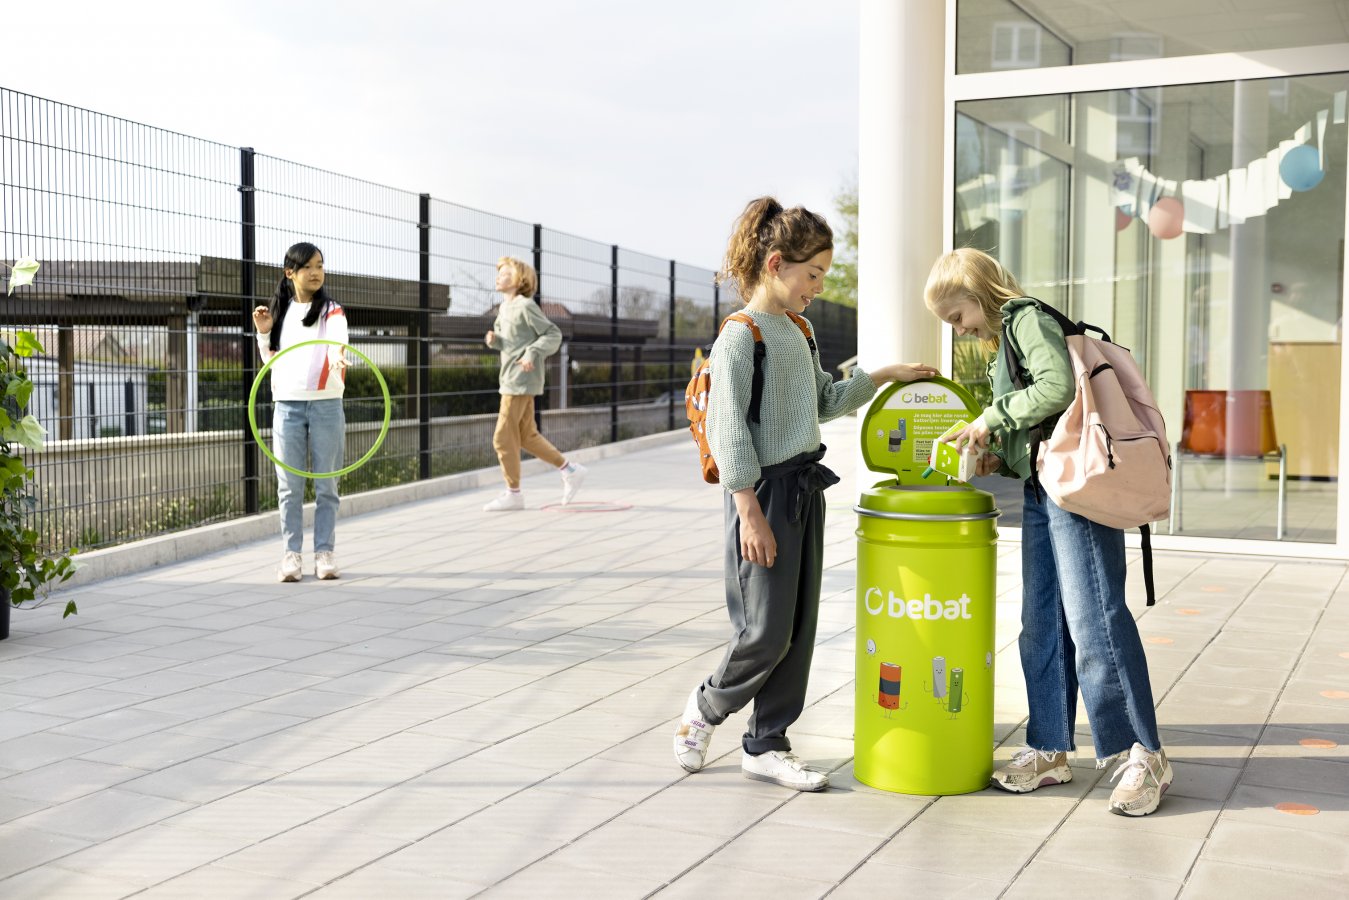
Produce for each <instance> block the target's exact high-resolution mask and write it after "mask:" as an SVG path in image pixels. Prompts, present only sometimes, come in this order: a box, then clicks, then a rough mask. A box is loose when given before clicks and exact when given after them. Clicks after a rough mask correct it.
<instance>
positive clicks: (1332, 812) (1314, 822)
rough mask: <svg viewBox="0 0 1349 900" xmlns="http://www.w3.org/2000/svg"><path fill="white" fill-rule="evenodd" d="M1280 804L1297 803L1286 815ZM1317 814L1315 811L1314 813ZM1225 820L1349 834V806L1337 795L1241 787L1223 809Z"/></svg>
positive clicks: (1285, 789) (1288, 789) (1248, 786)
mask: <svg viewBox="0 0 1349 900" xmlns="http://www.w3.org/2000/svg"><path fill="white" fill-rule="evenodd" d="M1280 804H1296V805H1297V806H1296V807H1293V808H1292V812H1283V811H1281V810H1280V809H1279V805H1280ZM1313 810H1314V811H1315V812H1312V811H1313ZM1222 819H1223V821H1231V822H1245V823H1247V824H1250V825H1266V826H1270V827H1274V828H1292V829H1298V830H1303V831H1318V832H1324V833H1327V834H1340V835H1349V803H1346V802H1345V799H1344V797H1342V796H1337V795H1334V794H1317V793H1313V792H1312V791H1305V790H1296V789H1291V788H1275V787H1260V786H1257V785H1241V786H1239V787H1238V788H1237V789H1236V791H1234V792H1233V794H1232V798H1231V799H1230V800H1229V801H1228V802H1227V804H1226V805H1225V806H1224V807H1223V810H1222Z"/></svg>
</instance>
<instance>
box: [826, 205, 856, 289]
mask: <svg viewBox="0 0 1349 900" xmlns="http://www.w3.org/2000/svg"><path fill="white" fill-rule="evenodd" d="M834 211H835V212H837V213H838V216H839V218H841V219H842V220H843V233H842V234H839V235H835V240H834V265H833V267H832V268H830V270H829V274H828V275H826V276H825V279H824V296H826V297H828V298H829V299H830V300H833V301H834V302H835V303H841V304H843V305H844V306H851V307H853V308H854V309H855V308H856V307H857V181H856V179H854V180H853V182H852V184H850V185H848V186H847V187H845V188H843V190H841V191H839V193H838V194H837V196H835V197H834Z"/></svg>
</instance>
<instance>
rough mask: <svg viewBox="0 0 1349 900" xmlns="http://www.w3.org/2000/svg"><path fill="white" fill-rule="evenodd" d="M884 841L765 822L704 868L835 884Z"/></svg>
mask: <svg viewBox="0 0 1349 900" xmlns="http://www.w3.org/2000/svg"><path fill="white" fill-rule="evenodd" d="M884 840H885V839H884V838H882V837H879V836H876V835H868V834H858V833H856V832H849V831H834V830H831V829H824V828H812V827H810V826H807V825H788V824H781V823H775V822H772V821H764V822H761V823H759V824H758V825H756V826H755V827H754V828H752V829H750V830H749V831H747V832H745V833H744V834H742V835H740V836H738V837H736V838H735V839H734V840H732V841H731V842H730V843H729V844H727V845H726V846H725V847H723V848H722V849H721V850H719V851H718V852H717V853H716V854H715V855H713V856H712V857H711V858H710V859H708V860H707V861H706V862H705V863H703V865H706V866H714V867H715V866H722V867H725V868H734V869H744V870H747V871H751V872H763V873H766V874H771V875H786V876H787V877H789V878H804V879H813V880H816V881H835V882H836V881H839V880H840V879H842V878H844V877H845V876H846V875H847V874H848V873H849V872H851V871H852V870H853V869H855V868H856V867H857V866H859V865H861V864H862V862H863V861H864V860H866V859H867V858H868V857H869V856H871V854H872V853H873V852H875V851H876V849H877V848H878V847H880V846H881V844H882V843H883V842H884Z"/></svg>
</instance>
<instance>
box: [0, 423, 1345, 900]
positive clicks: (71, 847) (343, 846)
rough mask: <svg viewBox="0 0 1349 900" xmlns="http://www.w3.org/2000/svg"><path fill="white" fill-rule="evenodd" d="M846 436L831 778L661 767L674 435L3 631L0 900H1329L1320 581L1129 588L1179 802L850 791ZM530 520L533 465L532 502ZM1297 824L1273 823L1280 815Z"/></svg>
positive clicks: (692, 555)
mask: <svg viewBox="0 0 1349 900" xmlns="http://www.w3.org/2000/svg"><path fill="white" fill-rule="evenodd" d="M852 427H853V423H852V421H851V420H849V421H846V422H844V423H842V424H840V425H834V426H831V427H829V429H828V434H827V437H826V441H827V442H828V443H830V444H831V445H833V446H834V447H835V448H838V449H836V450H835V451H834V452H833V453H832V455H831V459H830V462H831V463H832V464H833V465H834V466H835V467H836V468H837V469H838V470H839V471H840V474H843V475H844V482H843V484H841V485H839V486H838V487H836V488H834V489H833V490H832V491H831V492H830V503H831V524H830V526H829V536H828V550H827V562H828V565H829V569H828V573H827V575H826V578H825V585H824V587H825V591H824V596H825V600H824V603H823V609H822V624H821V632H820V636H819V646H818V650H817V653H816V656H815V666H814V671H813V674H812V680H811V690H810V697H809V707H808V709H807V710H806V713H805V715H804V716H803V717H802V719H801V721H800V723H799V724H798V725H797V727H796V728H795V729H794V731H793V740H794V743H795V745H796V749H797V751H798V752H799V753H800V754H801V755H802V756H804V757H806V758H808V759H810V760H811V761H813V762H814V763H815V764H816V765H818V766H822V767H825V768H828V769H830V770H832V771H833V776H832V778H833V784H834V788H833V789H831V790H830V791H828V792H826V793H823V794H813V795H802V794H795V793H793V792H790V791H787V790H785V789H781V788H777V787H775V786H773V785H765V784H762V783H758V782H751V781H748V780H746V779H744V778H743V777H742V776H741V775H740V773H739V771H738V770H739V751H738V741H737V740H736V736H737V735H738V734H739V733H740V731H741V730H742V728H743V717H741V716H737V717H736V718H734V719H732V721H731V722H729V723H727V724H726V725H724V726H723V727H722V728H721V729H720V730H719V731H718V733H717V735H716V736H715V738H714V741H713V746H712V755H713V757H715V759H714V760H712V761H711V762H710V765H709V767H708V769H706V770H705V771H703V772H701V773H699V774H697V775H693V776H689V775H686V774H685V773H684V772H683V771H682V770H680V769H679V768H678V767H677V766H676V765H675V763H674V761H673V758H672V756H671V752H670V735H671V731H672V727H673V723H674V720H675V717H676V716H677V714H678V712H679V711H680V709H681V708H682V706H683V701H684V699H685V697H686V695H687V693H688V691H689V689H690V688H691V686H692V685H693V684H695V683H696V682H697V681H698V680H699V679H700V678H701V677H703V676H704V675H705V674H706V673H707V672H708V671H710V669H711V668H712V667H713V665H714V664H715V662H716V660H717V659H718V658H719V656H720V653H721V648H722V645H723V642H724V640H725V638H726V633H727V622H726V618H725V612H724V611H723V609H722V606H721V599H720V579H721V572H720V562H719V560H720V551H719V541H720V535H721V521H720V512H719V509H720V498H719V496H718V493H717V490H716V489H714V488H709V487H706V486H704V485H703V484H702V483H701V481H699V480H698V477H697V475H696V472H695V466H694V461H693V454H692V450H691V448H690V447H689V446H687V444H686V443H684V442H683V441H680V442H679V443H676V444H669V445H666V446H660V447H656V448H654V449H645V450H642V451H641V452H637V453H633V454H631V455H627V456H623V457H619V458H611V459H607V460H603V461H601V462H597V463H596V464H595V465H594V466H593V468H592V470H591V479H590V481H589V483H588V484H587V485H586V488H585V490H584V493H583V496H582V498H581V499H583V500H587V501H612V502H613V503H616V504H631V507H632V508H631V509H630V510H627V511H622V512H605V513H600V512H591V513H579V512H572V513H562V512H554V511H543V510H539V509H537V508H536V509H531V510H528V511H526V512H523V513H510V514H487V513H483V512H481V511H480V507H481V506H482V504H483V502H484V501H486V500H487V499H488V498H489V497H490V496H491V495H492V493H493V492H494V491H493V490H486V489H480V490H472V491H466V492H463V493H460V494H455V495H450V496H447V497H444V498H441V499H435V500H425V501H420V502H416V503H412V504H408V505H405V506H402V507H398V508H395V509H390V510H385V511H382V512H378V513H371V514H367V515H364V516H359V517H355V518H352V519H346V520H343V521H342V522H341V523H340V526H339V536H340V540H341V544H340V557H341V561H342V563H343V568H344V570H345V577H344V578H343V579H342V580H341V581H338V582H328V583H317V582H315V581H314V580H313V579H312V578H309V579H307V580H306V581H305V582H303V583H302V584H299V585H279V584H276V583H275V582H274V581H273V577H272V571H273V567H274V565H275V563H276V557H277V556H278V546H277V545H278V541H276V540H274V539H273V540H268V541H266V542H262V543H256V544H251V545H248V546H245V547H241V548H239V549H234V550H230V551H227V552H220V553H217V554H214V555H210V556H205V557H202V558H199V559H196V560H192V561H189V562H184V563H177V564H173V565H169V566H165V567H162V568H159V569H156V570H153V571H151V572H148V573H145V574H141V575H137V576H131V577H124V578H119V579H115V580H110V581H105V582H102V583H98V584H94V585H89V586H86V587H82V588H79V589H78V590H77V594H78V600H79V603H80V608H81V613H80V615H79V617H78V618H77V619H71V620H67V621H65V622H62V621H61V620H60V618H59V604H57V603H55V602H53V603H52V604H51V605H50V606H49V607H46V608H43V609H40V610H37V611H32V612H19V613H16V614H15V625H14V632H13V635H12V636H11V638H10V639H9V640H8V641H4V642H2V643H0V710H2V711H0V822H2V823H3V824H0V896H3V897H4V898H6V900H19V898H29V897H32V898H44V900H51V898H104V897H106V898H115V897H124V896H130V895H136V896H138V897H144V898H165V897H183V898H187V897H191V898H203V897H206V898H217V897H220V898H226V897H228V898H235V897H240V898H242V897H249V898H287V897H298V896H312V897H321V898H325V900H327V898H370V897H380V896H382V897H389V898H395V897H396V898H417V897H436V898H455V897H470V896H478V895H482V896H486V897H527V898H538V897H587V898H611V897H612V898H627V897H632V898H638V897H646V896H651V895H659V896H660V897H662V898H678V897H690V898H700V900H701V898H722V897H728V898H729V897H752V898H757V897H775V898H782V900H788V898H796V897H821V896H825V895H828V896H830V897H835V898H846V897H857V898H868V900H874V898H878V897H915V898H921V897H951V896H960V897H998V896H1005V897H1033V898H1047V897H1057V896H1072V897H1080V896H1093V897H1129V898H1151V897H1177V896H1180V897H1186V898H1190V897H1224V898H1226V897H1242V898H1251V897H1289V896H1296V897H1308V898H1311V897H1329V896H1345V894H1346V885H1347V884H1349V850H1346V847H1349V588H1346V587H1344V586H1342V582H1343V580H1344V575H1345V566H1343V565H1338V564H1321V563H1309V562H1305V561H1273V560H1267V559H1257V558H1251V557H1225V558H1209V557H1201V556H1194V555H1178V554H1177V555H1172V554H1161V555H1160V556H1159V558H1158V560H1157V581H1158V590H1159V592H1160V600H1159V602H1158V605H1157V606H1156V607H1154V608H1153V609H1150V610H1146V609H1145V608H1144V607H1143V606H1142V602H1141V600H1138V601H1137V602H1136V611H1137V613H1138V615H1139V618H1140V622H1141V627H1142V631H1143V634H1144V637H1145V639H1146V641H1147V647H1148V653H1149V657H1150V662H1151V665H1152V674H1153V679H1154V685H1155V688H1156V692H1157V698H1158V703H1159V711H1160V718H1161V721H1162V723H1163V726H1164V729H1165V730H1164V740H1165V742H1166V744H1167V745H1168V747H1169V748H1170V750H1171V752H1172V754H1173V759H1174V760H1175V770H1176V782H1175V786H1174V788H1173V789H1172V792H1171V794H1170V795H1169V796H1168V798H1167V800H1166V802H1165V803H1164V804H1163V806H1162V808H1161V809H1160V810H1159V811H1158V812H1157V813H1156V814H1154V815H1153V816H1150V817H1148V818H1146V819H1141V820H1133V819H1123V818H1120V817H1116V816H1112V815H1109V814H1108V813H1107V812H1106V811H1105V798H1106V797H1107V796H1108V790H1109V786H1108V782H1106V781H1105V780H1104V779H1103V777H1102V773H1099V772H1097V771H1095V770H1094V768H1093V767H1092V762H1091V760H1092V754H1091V751H1090V736H1089V733H1088V732H1087V730H1086V728H1085V721H1083V722H1081V723H1080V726H1079V727H1080V730H1081V732H1082V736H1083V741H1084V743H1085V745H1086V746H1085V749H1083V750H1082V751H1080V756H1081V760H1080V761H1079V763H1078V764H1077V765H1076V766H1075V768H1074V773H1075V780H1074V781H1073V782H1072V783H1071V784H1069V785H1064V786H1061V787H1056V788H1051V789H1046V790H1042V791H1040V792H1037V793H1036V794H1032V795H1026V796H1013V795H1008V794H1002V793H997V792H994V791H991V790H985V791H982V792H980V793H976V794H969V795H964V796H955V797H942V798H932V797H913V796H904V795H898V794H889V793H885V792H880V791H874V790H871V789H869V788H866V787H864V786H862V785H860V784H858V783H857V782H856V781H854V780H853V778H852V775H851V754H852V745H851V739H850V737H851V734H852V706H853V701H852V696H853V695H852V678H853V656H854V650H853V629H852V623H853V604H854V598H853V570H854V565H853V562H854V553H855V549H854V538H853V535H852V529H853V527H854V522H855V519H854V517H853V515H852V514H851V512H850V506H851V504H852V502H853V500H854V496H853V491H854V488H853V484H854V481H853V479H852V474H851V466H852V454H851V452H850V450H849V449H848V448H850V445H851V428H852ZM525 486H526V490H527V494H528V498H529V501H530V502H531V504H532V505H534V506H537V505H538V504H539V503H541V502H546V501H548V500H553V499H555V497H556V491H557V483H556V477H555V476H552V475H534V476H530V477H527V478H526V482H525ZM1018 551H1019V547H1018V546H1017V545H1016V544H1012V543H1005V544H1004V545H1003V546H1002V547H1001V550H1000V557H999V587H1000V591H999V601H998V647H999V652H998V656H997V669H996V671H997V673H998V678H997V681H998V685H999V695H998V698H997V707H996V720H997V725H996V734H997V737H998V738H999V740H1001V741H1004V745H1003V746H1002V747H1000V748H999V750H998V751H997V757H998V759H999V760H1005V759H1006V758H1008V757H1009V756H1010V754H1011V751H1012V750H1013V749H1015V747H1016V746H1018V740H1019V738H1020V728H1021V726H1022V725H1023V724H1024V717H1025V698H1024V691H1023V688H1022V685H1021V679H1020V674H1019V671H1018V661H1017V652H1016V634H1017V631H1018V615H1019V614H1018V607H1019V601H1018V597H1019V590H1020V588H1019V583H1018V581H1019V562H1018V560H1019V552H1018ZM1288 804H1293V805H1294V806H1291V807H1290V806H1287V805H1288Z"/></svg>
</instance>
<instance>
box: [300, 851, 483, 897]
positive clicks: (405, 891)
mask: <svg viewBox="0 0 1349 900" xmlns="http://www.w3.org/2000/svg"><path fill="white" fill-rule="evenodd" d="M481 892H482V885H480V884H472V883H470V882H463V881H451V880H450V879H448V878H445V877H444V876H441V875H418V874H415V873H412V872H400V871H397V870H395V869H390V868H388V867H386V866H384V865H383V864H382V862H381V861H379V860H376V861H375V862H373V863H370V864H369V865H368V866H366V867H364V868H361V869H357V870H356V871H355V872H351V873H350V874H347V875H343V876H342V877H341V878H339V879H337V880H336V881H334V882H332V883H331V884H328V885H325V886H324V887H322V888H321V889H319V890H317V891H315V892H314V893H312V894H309V895H308V896H309V897H312V898H314V900H320V898H321V900H370V898H371V897H380V896H384V897H397V898H398V900H465V898H468V897H472V896H473V895H474V894H478V893H481Z"/></svg>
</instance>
